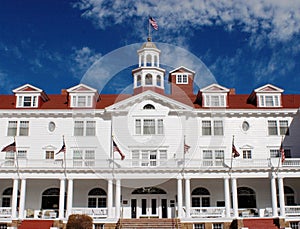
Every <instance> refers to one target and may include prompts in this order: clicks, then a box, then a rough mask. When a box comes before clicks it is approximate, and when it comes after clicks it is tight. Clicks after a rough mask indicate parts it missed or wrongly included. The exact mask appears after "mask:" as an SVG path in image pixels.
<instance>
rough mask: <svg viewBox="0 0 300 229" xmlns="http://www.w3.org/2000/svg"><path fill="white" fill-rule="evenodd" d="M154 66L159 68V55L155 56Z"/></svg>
mask: <svg viewBox="0 0 300 229" xmlns="http://www.w3.org/2000/svg"><path fill="white" fill-rule="evenodd" d="M154 66H156V67H158V58H157V55H155V56H154Z"/></svg>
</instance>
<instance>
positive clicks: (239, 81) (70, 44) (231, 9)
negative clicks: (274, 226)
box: [0, 0, 300, 94]
mask: <svg viewBox="0 0 300 229" xmlns="http://www.w3.org/2000/svg"><path fill="white" fill-rule="evenodd" d="M0 6H1V7H0V94H9V93H12V90H13V89H15V88H17V87H19V86H21V85H23V84H26V83H30V84H32V85H34V86H36V87H39V88H41V89H43V90H44V91H45V92H46V93H48V94H58V93H60V91H61V89H62V88H70V87H72V86H74V85H76V84H78V83H80V82H81V81H82V79H83V78H84V76H85V73H86V72H87V71H88V69H90V67H91V66H92V64H93V63H95V62H98V63H99V60H101V59H102V60H103V59H104V60H110V58H112V57H111V55H110V54H111V53H112V52H114V51H115V50H123V51H124V50H125V51H128V49H122V47H127V46H130V45H131V44H136V43H142V42H145V41H146V39H147V33H148V30H147V25H148V24H147V23H148V20H147V19H148V15H151V16H152V17H154V18H155V19H156V21H157V22H158V25H159V30H158V31H153V33H152V38H153V41H154V42H157V44H158V48H161V47H160V45H159V44H163V45H164V44H168V45H170V46H167V48H170V47H174V50H168V53H167V54H166V55H165V56H164V57H165V60H164V59H161V63H162V64H164V63H170V62H172V60H173V59H174V64H173V66H172V67H178V66H177V65H189V64H190V66H188V67H189V68H192V70H195V69H197V66H198V62H197V61H196V62H193V64H194V67H195V68H193V64H191V63H189V60H188V59H182V58H181V56H179V57H178V58H177V60H175V59H176V51H178V50H179V49H184V50H186V51H187V52H188V53H189V54H190V56H193V57H196V58H198V60H199V61H201V62H202V63H203V64H204V65H205V66H206V67H207V69H208V70H209V71H210V73H211V74H212V75H213V77H214V80H215V81H216V82H217V83H219V84H221V85H222V86H225V87H227V88H235V89H236V92H237V93H239V94H249V93H251V91H252V90H253V89H255V88H258V87H260V86H262V85H264V84H266V83H271V84H274V85H275V86H278V87H280V88H282V89H284V90H285V93H289V94H290V93H292V94H293V93H300V87H299V85H300V77H299V76H300V14H299V12H300V1H299V0H285V1H282V0H251V1H245V0H232V1H229V0H210V1H204V0H189V1H182V0H173V1H169V0H165V1H155V0H143V1H133V0H132V1H130V0H115V1H109V0H72V1H71V0H69V1H67V0H43V1H41V0H26V1H24V0H1V2H0ZM132 52H133V55H136V51H135V50H133V51H132ZM162 57H163V56H162ZM133 58H134V57H133ZM166 59H168V60H166ZM178 59H182V63H181V64H179V63H178ZM134 61H136V63H137V61H138V59H137V56H136V59H135V60H134ZM113 64H117V63H116V59H113ZM133 67H134V66H128V68H126V69H125V70H123V71H121V72H118V73H117V74H116V75H112V76H111V78H112V79H111V80H110V81H108V83H107V82H106V83H105V85H106V86H105V89H103V91H102V92H103V93H120V92H124V91H126V92H127V91H128V88H129V87H130V86H128V85H130V83H131V82H132V76H131V74H130V72H131V69H132V68H133ZM166 68H167V70H170V69H168V66H166ZM100 75H101V72H99V78H98V81H99V82H98V83H103V84H104V81H103V79H101V76H100ZM196 77H198V78H201V77H202V75H201V72H200V73H199V72H197V76H196ZM199 82H200V83H199V84H200V85H198V87H200V88H202V87H205V86H207V85H206V84H208V83H210V82H208V81H199ZM91 86H93V85H91ZM126 88H127V89H126ZM129 91H130V90H129Z"/></svg>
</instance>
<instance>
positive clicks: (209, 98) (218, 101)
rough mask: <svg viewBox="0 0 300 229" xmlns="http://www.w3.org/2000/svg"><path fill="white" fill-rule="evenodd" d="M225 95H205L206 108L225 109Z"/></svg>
mask: <svg viewBox="0 0 300 229" xmlns="http://www.w3.org/2000/svg"><path fill="white" fill-rule="evenodd" d="M225 104H226V100H225V95H205V106H206V107H225Z"/></svg>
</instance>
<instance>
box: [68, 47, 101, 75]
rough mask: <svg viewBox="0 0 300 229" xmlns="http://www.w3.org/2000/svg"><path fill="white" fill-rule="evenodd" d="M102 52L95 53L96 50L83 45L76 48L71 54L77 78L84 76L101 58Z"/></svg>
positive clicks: (72, 65) (72, 67)
mask: <svg viewBox="0 0 300 229" xmlns="http://www.w3.org/2000/svg"><path fill="white" fill-rule="evenodd" d="M100 57H101V54H99V53H95V51H94V50H92V49H90V48H89V47H82V48H80V49H74V52H73V54H72V55H71V62H72V63H71V69H70V70H71V72H72V73H73V74H74V75H75V77H76V78H82V77H83V75H84V74H85V72H86V71H87V70H88V69H89V68H90V67H91V65H92V64H93V63H94V62H96V61H97V60H99V59H100Z"/></svg>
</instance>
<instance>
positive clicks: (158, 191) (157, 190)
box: [132, 187, 167, 194]
mask: <svg viewBox="0 0 300 229" xmlns="http://www.w3.org/2000/svg"><path fill="white" fill-rule="evenodd" d="M132 194H167V193H166V191H165V190H163V189H161V188H157V187H143V188H138V189H135V190H133V192H132Z"/></svg>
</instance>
